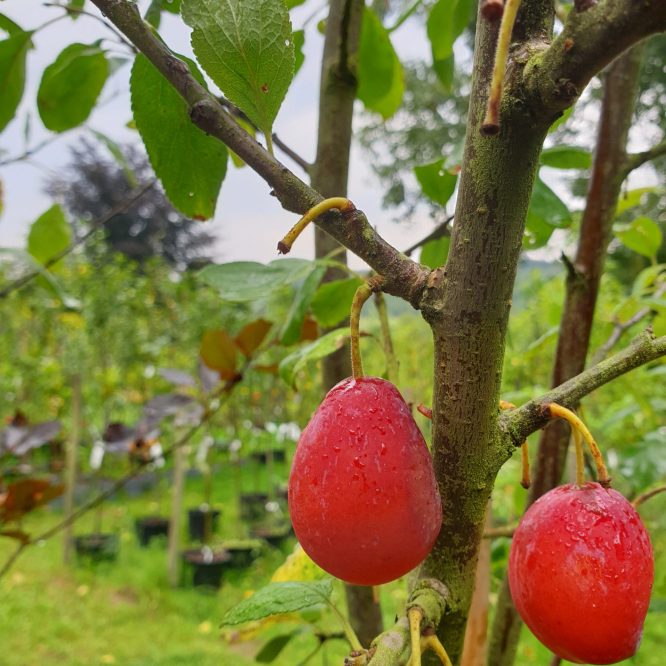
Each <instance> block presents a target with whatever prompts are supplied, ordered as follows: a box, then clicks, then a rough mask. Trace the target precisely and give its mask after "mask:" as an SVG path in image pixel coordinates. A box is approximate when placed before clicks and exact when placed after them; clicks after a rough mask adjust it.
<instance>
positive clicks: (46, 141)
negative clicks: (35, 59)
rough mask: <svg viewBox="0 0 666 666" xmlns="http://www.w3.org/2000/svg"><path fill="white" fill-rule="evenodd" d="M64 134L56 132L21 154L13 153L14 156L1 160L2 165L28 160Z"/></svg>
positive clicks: (0, 165) (0, 164)
mask: <svg viewBox="0 0 666 666" xmlns="http://www.w3.org/2000/svg"><path fill="white" fill-rule="evenodd" d="M63 136H64V134H54V135H53V136H50V137H48V138H47V139H44V141H41V142H40V143H38V144H37V145H36V146H33V147H32V148H28V149H27V150H25V151H24V152H22V153H21V154H20V155H13V156H12V157H7V158H5V159H4V160H0V167H3V166H7V165H8V164H15V163H16V162H23V160H27V159H28V158H29V157H32V156H33V155H34V154H35V153H38V152H39V151H40V150H42V149H43V148H46V147H47V146H50V145H51V144H52V143H53V142H54V141H57V140H58V139H60V138H61V137H63Z"/></svg>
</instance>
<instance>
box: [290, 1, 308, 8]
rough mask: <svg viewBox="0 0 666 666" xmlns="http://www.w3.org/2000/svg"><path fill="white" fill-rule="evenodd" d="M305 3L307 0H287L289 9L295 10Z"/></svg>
mask: <svg viewBox="0 0 666 666" xmlns="http://www.w3.org/2000/svg"><path fill="white" fill-rule="evenodd" d="M304 3H305V0H287V9H293V8H294V7H299V6H300V5H302V4H304Z"/></svg>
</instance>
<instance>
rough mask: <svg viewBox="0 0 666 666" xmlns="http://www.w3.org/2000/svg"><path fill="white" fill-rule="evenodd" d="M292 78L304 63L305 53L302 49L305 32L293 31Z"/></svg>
mask: <svg viewBox="0 0 666 666" xmlns="http://www.w3.org/2000/svg"><path fill="white" fill-rule="evenodd" d="M293 39H294V76H296V74H298V70H299V69H300V68H301V67H302V66H303V63H304V62H305V53H303V47H304V46H305V30H294V35H293Z"/></svg>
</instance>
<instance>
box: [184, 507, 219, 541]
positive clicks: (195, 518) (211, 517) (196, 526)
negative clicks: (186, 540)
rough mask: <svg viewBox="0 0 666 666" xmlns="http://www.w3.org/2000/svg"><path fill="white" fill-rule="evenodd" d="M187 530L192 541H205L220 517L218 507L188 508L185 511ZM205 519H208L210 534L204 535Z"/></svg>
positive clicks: (213, 530) (215, 527)
mask: <svg viewBox="0 0 666 666" xmlns="http://www.w3.org/2000/svg"><path fill="white" fill-rule="evenodd" d="M187 517H188V523H187V526H188V532H189V535H190V539H191V540H192V541H205V540H206V536H209V537H210V536H211V535H212V534H213V533H214V532H215V530H216V529H217V524H218V521H219V518H220V510H219V509H201V508H199V509H190V510H189V511H188V512H187ZM206 521H210V534H208V535H206Z"/></svg>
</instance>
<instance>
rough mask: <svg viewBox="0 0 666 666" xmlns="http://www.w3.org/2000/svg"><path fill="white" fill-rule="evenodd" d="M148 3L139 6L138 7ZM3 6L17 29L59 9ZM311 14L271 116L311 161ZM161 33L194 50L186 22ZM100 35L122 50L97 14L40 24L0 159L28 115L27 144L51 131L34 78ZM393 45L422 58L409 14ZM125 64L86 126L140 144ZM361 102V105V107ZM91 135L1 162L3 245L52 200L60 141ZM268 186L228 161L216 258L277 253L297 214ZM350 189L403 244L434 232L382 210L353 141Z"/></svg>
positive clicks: (34, 4) (23, 1)
mask: <svg viewBox="0 0 666 666" xmlns="http://www.w3.org/2000/svg"><path fill="white" fill-rule="evenodd" d="M144 4H145V3H142V5H144ZM317 7H321V8H322V12H321V15H320V16H319V18H323V17H324V16H325V12H324V11H323V9H324V7H325V3H321V2H313V1H310V2H306V3H305V5H304V6H302V7H299V8H297V10H295V11H293V12H292V22H293V25H294V28H295V29H296V28H300V27H301V26H302V24H303V22H304V20H305V19H306V18H307V17H309V16H310V15H311V14H312V13H313V11H315V10H316V9H317ZM86 9H87V10H88V11H90V12H97V9H96V8H95V7H94V5H92V4H90V3H86ZM0 11H2V12H3V13H5V14H6V15H8V16H9V17H11V18H12V19H13V20H14V21H16V22H17V23H18V24H19V25H20V26H21V27H22V28H24V29H31V28H35V27H37V26H39V25H41V24H42V23H45V22H46V21H48V20H50V19H52V18H54V17H56V16H58V15H59V14H60V13H61V11H60V10H59V9H57V8H53V7H45V6H44V3H43V2H41V1H40V0H5V1H4V2H2V4H1V5H0ZM316 23H317V21H316V20H314V21H311V22H310V24H309V26H308V28H307V33H306V59H305V64H304V66H303V67H302V69H301V70H300V72H299V73H298V75H297V76H296V78H295V79H294V81H293V83H292V85H291V88H290V89H289V92H288V94H287V98H286V100H285V103H284V105H283V106H282V108H281V110H280V113H279V114H278V117H277V120H276V123H275V131H276V132H277V134H278V135H279V136H280V138H281V139H282V140H283V141H285V142H286V143H287V144H288V145H290V146H292V147H293V148H294V149H295V150H296V151H297V152H299V153H300V154H301V155H303V156H304V157H305V158H306V159H308V160H310V161H311V160H313V158H314V154H315V149H316V143H315V142H316V124H317V94H318V90H319V55H320V53H321V48H322V37H321V35H320V34H319V33H318V31H317V30H316ZM160 33H161V34H162V36H163V37H164V38H165V40H166V42H167V43H168V44H169V46H170V47H171V48H172V49H174V50H175V51H178V52H181V53H186V54H187V53H191V48H190V46H189V29H187V28H186V27H185V26H184V25H183V24H182V22H181V21H180V19H179V18H178V17H174V16H172V15H169V14H166V13H165V14H163V20H162V26H161V29H160ZM100 38H104V39H105V40H108V41H105V42H104V45H105V46H106V47H109V48H111V49H113V50H114V51H115V52H122V49H121V47H120V45H119V44H118V43H117V42H115V41H114V39H113V35H112V34H111V33H110V32H109V31H107V30H106V29H105V28H104V26H103V25H101V24H100V23H99V22H98V21H96V20H94V19H92V18H89V17H85V16H83V17H81V18H80V19H78V20H77V21H71V20H69V19H64V20H61V21H58V22H56V23H54V24H53V25H52V26H49V27H47V28H45V29H44V30H41V31H39V32H38V33H37V34H36V35H35V38H34V43H35V49H33V50H32V51H30V53H29V55H28V73H27V83H26V90H25V93H24V98H23V101H22V103H21V107H20V109H19V114H18V119H16V120H14V121H13V122H12V123H11V124H10V125H9V126H8V127H7V128H6V129H5V130H4V132H3V133H2V135H0V148H1V149H2V150H3V151H5V153H3V154H2V157H3V158H7V157H9V156H12V155H15V154H21V153H22V152H23V151H24V150H25V147H26V144H25V140H24V126H25V118H26V115H28V114H29V115H30V117H31V122H30V125H31V135H30V140H29V144H28V145H30V146H34V145H36V144H38V143H39V142H40V141H41V140H43V139H45V138H48V137H49V136H51V133H50V132H48V131H47V130H46V129H44V127H43V126H42V125H41V122H40V120H39V116H38V115H37V111H36V108H35V98H36V92H37V88H38V86H39V80H40V77H41V73H42V72H43V71H44V68H45V67H46V66H47V65H49V64H50V63H51V62H53V61H54V60H55V58H56V57H57V55H58V53H59V52H60V51H61V50H62V49H63V48H64V47H65V46H67V45H68V44H70V43H72V42H75V41H82V42H86V43H91V42H93V41H95V40H97V39H100ZM393 40H394V44H395V47H396V49H397V51H398V53H399V55H400V57H401V58H403V59H409V58H417V57H420V58H427V57H428V52H429V49H428V46H427V39H426V37H425V33H424V28H423V27H422V26H421V25H419V24H418V23H417V22H416V21H408V22H407V23H406V24H405V25H404V26H403V27H402V28H400V29H399V30H398V31H396V32H394V33H393ZM129 70H130V66H129V63H128V64H127V65H125V66H124V67H123V68H122V69H121V70H120V71H118V72H117V73H116V74H115V75H114V76H113V77H111V78H110V79H109V81H108V82H107V84H106V87H105V88H104V91H103V93H102V97H101V103H100V104H99V105H98V108H96V109H95V111H94V112H93V114H92V115H91V117H90V118H89V119H88V122H87V123H86V127H89V128H93V129H96V130H99V131H101V132H104V133H105V134H107V135H109V136H110V137H112V138H113V139H115V140H116V141H120V142H124V141H139V140H140V139H139V137H138V135H137V134H136V133H135V132H133V131H131V130H128V129H127V128H126V127H125V124H126V123H127V121H128V120H130V117H131V112H130V105H129V85H128V79H129ZM360 109H361V107H360V106H359V107H358V110H359V111H360ZM86 134H88V130H87V129H85V128H79V129H75V130H71V131H69V132H67V133H65V134H63V135H62V136H60V137H59V138H58V139H57V140H56V141H55V142H54V143H53V144H51V145H49V146H48V147H47V148H45V149H43V150H41V151H40V152H39V153H38V154H37V155H36V156H35V157H34V159H31V160H30V161H28V162H20V163H17V164H14V165H11V166H5V167H0V179H2V181H3V185H4V191H5V211H4V214H3V215H2V217H0V245H4V246H7V245H19V246H20V245H23V243H24V240H25V236H26V233H27V229H28V226H29V224H30V223H31V222H32V221H33V220H34V219H35V218H36V217H37V216H38V215H39V214H41V213H42V212H43V211H44V210H45V209H46V208H48V207H49V205H50V203H51V202H50V200H49V198H48V197H47V196H46V195H45V194H44V193H43V192H42V188H43V183H44V180H45V178H46V177H47V176H48V173H49V171H51V172H55V171H57V170H58V169H59V168H61V167H62V165H63V164H65V163H66V162H67V159H68V150H67V146H68V145H71V144H72V143H76V142H77V141H78V140H79V139H80V137H82V136H84V135H86ZM278 157H280V158H281V159H283V160H284V161H285V163H286V164H287V165H288V166H289V167H290V168H291V169H293V170H294V171H295V172H296V173H297V174H298V175H299V176H301V177H304V174H303V173H302V172H301V171H300V169H299V167H298V166H296V165H294V164H293V163H292V162H291V161H290V160H289V158H287V157H285V156H283V155H279V153H278ZM268 193H269V188H268V187H267V186H266V185H265V183H264V182H263V181H262V180H261V179H260V178H259V177H258V176H256V175H255V174H254V173H252V172H251V171H250V170H249V169H248V168H244V169H240V170H239V169H236V168H234V167H232V166H230V168H229V172H228V174H227V177H226V179H225V181H224V183H223V185H222V191H221V195H220V198H219V200H218V204H217V211H216V214H215V218H214V220H211V221H209V222H208V223H207V224H209V225H210V226H211V227H212V228H213V230H214V231H215V233H216V234H217V235H218V237H219V239H220V240H219V242H218V246H217V250H218V251H217V255H218V257H219V258H220V259H223V260H225V261H232V260H255V261H270V260H272V259H274V258H276V251H275V246H276V244H277V241H278V240H279V238H280V237H281V236H282V235H283V234H284V233H285V232H286V231H287V230H288V229H289V228H290V227H291V225H292V224H293V223H294V222H295V219H294V216H293V215H291V214H290V213H288V212H286V211H284V210H282V209H281V208H280V206H279V204H278V203H277V202H276V200H275V199H274V198H273V197H271V196H269V195H268ZM349 196H350V198H351V199H352V200H353V201H354V202H355V203H356V205H357V206H358V207H359V208H362V209H363V210H364V211H365V212H366V214H367V216H368V219H369V220H370V222H371V224H373V225H374V226H375V227H377V229H378V230H379V232H380V233H381V234H382V235H383V236H384V237H385V238H386V239H387V240H388V241H389V242H391V243H393V244H394V245H395V246H396V247H398V248H401V249H404V248H406V247H407V246H409V245H411V244H412V243H413V242H414V241H415V240H417V239H419V238H420V237H422V236H424V235H426V234H427V233H428V232H429V231H430V230H431V229H432V221H431V220H430V218H429V217H428V216H427V215H426V214H424V215H423V217H422V218H420V219H417V220H416V222H415V223H413V224H400V225H398V224H396V223H395V222H392V221H391V218H392V214H391V212H390V211H385V210H382V209H381V198H382V191H381V189H380V187H379V183H378V182H377V179H376V178H375V177H374V176H373V174H372V173H371V171H370V168H369V165H368V163H367V155H365V154H364V153H363V152H362V151H361V150H360V148H358V147H355V148H354V152H353V159H352V170H351V175H350V187H349ZM312 246H313V241H312V232H311V231H310V233H308V234H306V235H304V236H303V237H302V238H301V239H300V240H299V242H298V243H297V244H296V246H295V247H294V250H293V252H292V255H293V256H302V257H311V256H312V255H313V249H312ZM352 265H354V266H355V267H359V268H360V267H362V266H363V265H364V264H363V263H362V262H360V260H358V259H356V260H354V259H352Z"/></svg>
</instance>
